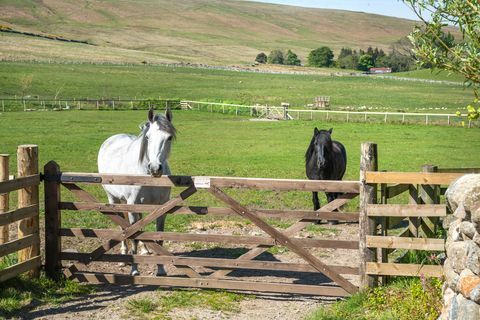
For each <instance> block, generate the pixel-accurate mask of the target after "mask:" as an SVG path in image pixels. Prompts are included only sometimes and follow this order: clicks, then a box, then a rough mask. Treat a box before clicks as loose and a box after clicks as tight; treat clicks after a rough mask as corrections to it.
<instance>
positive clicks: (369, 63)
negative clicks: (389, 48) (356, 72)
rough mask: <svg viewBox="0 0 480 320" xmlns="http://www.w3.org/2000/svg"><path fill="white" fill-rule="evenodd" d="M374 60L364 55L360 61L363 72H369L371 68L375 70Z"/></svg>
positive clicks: (359, 65)
mask: <svg viewBox="0 0 480 320" xmlns="http://www.w3.org/2000/svg"><path fill="white" fill-rule="evenodd" d="M373 65H374V64H373V59H372V56H371V55H369V54H364V55H362V56H360V59H358V68H359V69H360V70H363V71H368V70H369V69H370V68H373Z"/></svg>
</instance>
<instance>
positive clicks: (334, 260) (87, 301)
mask: <svg viewBox="0 0 480 320" xmlns="http://www.w3.org/2000/svg"><path fill="white" fill-rule="evenodd" d="M215 223H216V225H215V228H210V227H211V226H208V225H206V226H205V225H195V224H194V225H192V230H191V231H190V232H195V233H215V234H232V232H233V233H236V232H239V231H238V230H237V229H238V228H239V227H238V225H237V224H232V223H230V222H229V221H224V223H223V224H222V223H220V224H218V222H215ZM322 227H324V229H323V231H322V232H321V234H316V235H314V234H310V233H309V232H308V231H303V232H302V234H301V236H303V237H313V236H315V237H316V238H322V239H339V240H352V239H355V238H357V237H358V226H357V225H355V224H340V225H336V226H328V225H322ZM242 231H243V232H242V233H247V234H255V233H258V230H256V229H254V227H252V226H251V225H249V226H243V227H242ZM257 235H258V234H257ZM68 240H69V241H65V242H64V245H63V247H64V248H65V249H67V248H77V249H79V250H80V251H83V249H88V248H92V247H93V246H95V240H88V241H83V240H79V239H75V238H72V239H68ZM166 247H167V248H168V249H169V251H170V252H174V253H175V254H181V255H182V256H183V255H185V256H202V257H223V258H225V257H230V258H232V257H233V255H238V253H239V252H242V250H246V249H242V248H239V247H237V248H234V247H230V248H218V247H204V248H198V247H195V248H192V247H185V246H182V245H180V244H178V243H172V242H169V243H166ZM117 252H118V249H117ZM311 252H312V253H313V254H314V255H315V256H317V257H318V258H320V259H321V260H322V261H323V262H326V263H327V264H336V265H344V266H358V261H359V255H358V251H355V250H341V249H337V250H334V249H314V250H311ZM261 258H262V260H270V261H283V262H297V263H303V260H302V259H300V258H299V257H298V256H296V255H295V254H294V253H292V252H290V251H287V252H283V253H275V254H271V253H268V252H266V253H264V254H263V255H262V256H261ZM89 268H91V269H94V270H95V271H100V272H117V273H124V274H128V273H129V270H130V266H124V267H119V266H118V265H116V264H107V263H93V264H92V265H91V266H90V267H89ZM139 269H140V272H141V274H142V275H153V274H154V271H155V270H154V266H149V265H140V266H139ZM90 271H91V270H90ZM167 272H168V274H169V275H174V274H175V270H174V267H172V266H169V267H167ZM232 276H238V277H241V278H242V279H248V280H252V281H262V280H263V281H264V280H265V279H269V280H271V281H276V282H287V283H288V282H294V283H302V284H326V283H330V284H331V281H330V280H329V279H328V278H326V277H324V276H322V275H321V274H320V275H318V276H316V275H315V276H311V275H309V276H308V277H305V274H300V273H293V272H292V273H285V272H262V273H259V272H255V271H251V270H250V271H247V270H245V271H236V272H234V273H232ZM345 277H346V278H347V279H349V280H351V281H352V282H353V283H354V284H358V277H357V276H348V275H346V276H345ZM169 292H170V290H169V289H167V288H166V289H159V288H158V287H154V286H114V285H99V286H97V290H96V292H95V293H94V294H91V295H88V296H82V297H79V298H78V299H75V300H73V301H70V302H68V303H64V304H62V305H60V306H53V305H41V306H38V307H36V308H34V309H32V310H31V311H29V312H27V313H25V314H24V315H23V317H22V319H127V318H132V317H133V314H132V313H131V311H129V310H128V309H127V301H128V300H130V299H138V298H144V297H150V298H152V299H154V300H155V299H156V300H158V299H161V297H162V295H165V294H167V293H169ZM251 294H253V295H254V296H252V298H248V299H246V300H243V301H241V302H239V305H238V307H239V309H240V312H238V313H237V312H221V311H213V310H210V309H208V308H186V309H184V308H182V309H174V310H173V311H171V312H170V313H168V316H169V317H170V318H171V319H272V320H273V319H302V318H304V317H305V316H306V315H307V314H309V313H311V312H312V311H313V310H315V309H316V308H318V307H320V306H322V305H325V304H329V303H331V302H332V301H335V300H336V299H335V298H326V297H313V296H301V295H278V294H258V293H253V292H252V293H251ZM147 318H151V317H150V316H147Z"/></svg>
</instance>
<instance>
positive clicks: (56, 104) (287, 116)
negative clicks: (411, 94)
mask: <svg viewBox="0 0 480 320" xmlns="http://www.w3.org/2000/svg"><path fill="white" fill-rule="evenodd" d="M149 108H154V109H164V108H172V109H179V108H182V109H189V110H198V111H204V112H216V113H223V114H231V115H236V116H246V117H252V118H258V119H272V120H311V121H333V122H365V123H381V122H383V123H398V124H425V125H445V126H462V127H468V128H472V127H477V128H478V127H480V121H479V120H474V121H472V120H469V119H468V117H467V115H466V114H461V115H457V114H443V113H413V112H410V113H404V112H372V111H342V110H314V109H293V108H290V107H289V106H282V107H277V106H269V105H240V104H229V103H219V102H207V101H193V100H179V99H160V98H159V99H136V98H134V99H120V98H117V99H114V98H101V99H89V98H80V99H79V98H71V99H50V100H48V99H18V98H0V111H1V112H13V111H61V110H145V109H149Z"/></svg>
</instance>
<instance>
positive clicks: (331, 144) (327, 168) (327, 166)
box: [305, 128, 347, 210]
mask: <svg viewBox="0 0 480 320" xmlns="http://www.w3.org/2000/svg"><path fill="white" fill-rule="evenodd" d="M332 130H333V129H330V130H318V129H317V128H315V130H314V131H313V137H312V141H311V142H310V145H309V146H308V149H307V152H306V153H305V168H306V171H307V177H308V179H310V180H342V178H343V175H344V174H345V169H346V168H347V152H346V151H345V147H344V146H343V145H342V144H341V143H340V142H338V141H333V140H332V138H331V134H332ZM340 194H341V193H335V192H325V195H326V196H327V200H328V202H331V201H333V200H335V199H336V198H337V197H338V196H339V195H340ZM313 209H314V210H318V209H320V202H319V201H318V192H313Z"/></svg>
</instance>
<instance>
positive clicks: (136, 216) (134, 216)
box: [128, 212, 140, 276]
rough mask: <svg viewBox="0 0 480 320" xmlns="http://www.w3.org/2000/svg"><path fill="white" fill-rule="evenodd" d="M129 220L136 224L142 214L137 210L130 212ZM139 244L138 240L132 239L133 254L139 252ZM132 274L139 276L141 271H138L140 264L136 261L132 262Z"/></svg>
mask: <svg viewBox="0 0 480 320" xmlns="http://www.w3.org/2000/svg"><path fill="white" fill-rule="evenodd" d="M128 220H129V221H130V224H134V223H135V222H137V221H138V220H140V215H139V214H138V213H135V212H129V213H128ZM137 246H138V240H132V255H135V254H137ZM130 274H131V275H132V276H138V275H139V274H140V272H138V265H137V264H136V263H132V271H131V272H130Z"/></svg>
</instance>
